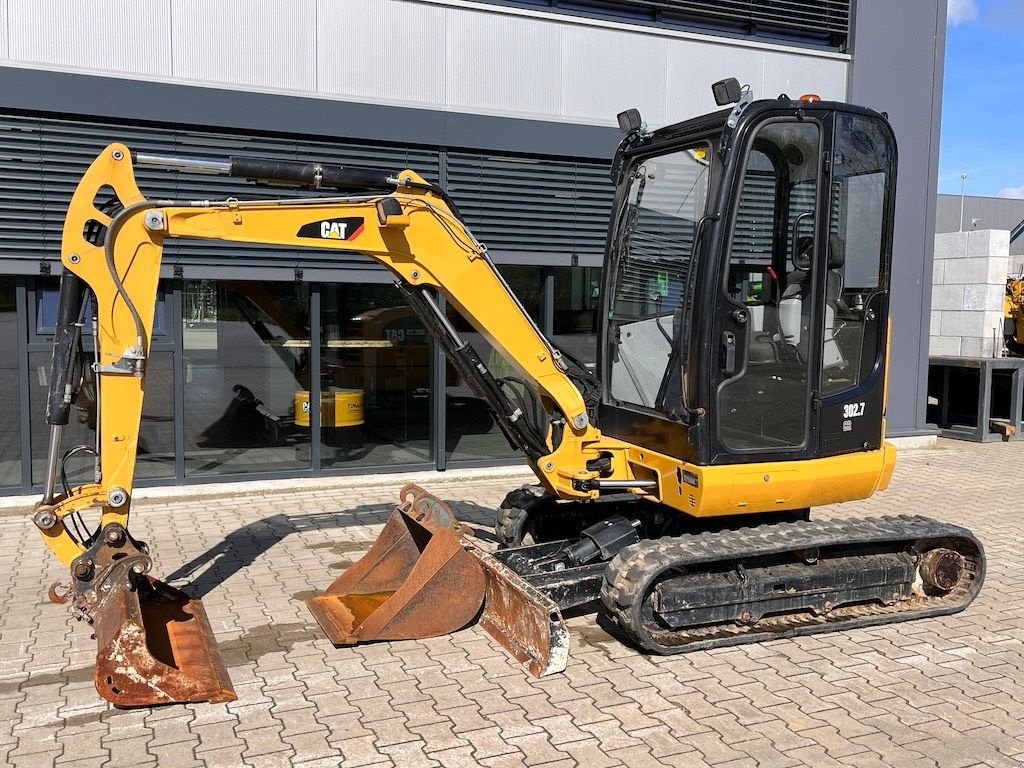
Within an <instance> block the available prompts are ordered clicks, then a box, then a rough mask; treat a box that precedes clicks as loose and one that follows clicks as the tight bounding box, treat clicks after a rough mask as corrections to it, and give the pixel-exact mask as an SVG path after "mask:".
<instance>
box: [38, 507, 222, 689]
mask: <svg viewBox="0 0 1024 768" xmlns="http://www.w3.org/2000/svg"><path fill="white" fill-rule="evenodd" d="M152 564H153V561H152V559H151V558H150V557H149V551H148V550H147V548H146V546H145V544H142V543H140V542H138V541H136V540H135V539H133V538H132V537H131V535H129V533H128V532H127V531H126V530H125V529H124V528H123V527H122V526H121V525H120V524H118V523H111V524H108V525H107V526H105V527H104V528H103V531H102V532H101V533H100V534H99V535H97V536H96V537H95V538H94V539H93V541H92V544H91V546H90V547H89V548H88V549H87V550H85V552H83V553H82V554H81V555H79V556H78V557H77V558H75V560H74V561H73V562H72V564H71V573H72V577H73V578H72V582H71V586H70V587H67V588H64V587H62V586H61V585H60V584H54V585H52V586H51V587H50V593H49V597H50V600H51V601H52V602H54V603H70V607H71V613H72V615H73V616H74V617H75V618H77V619H82V620H85V621H87V622H88V623H89V624H91V625H92V630H93V634H94V635H95V637H96V645H97V652H96V679H95V683H96V691H97V692H98V693H99V695H100V696H102V697H103V698H105V699H106V700H107V701H109V702H110V703H112V704H114V705H115V706H117V707H151V706H155V705H158V704H174V703H185V702H199V701H211V702H221V701H234V700H235V691H234V689H233V688H232V687H231V679H230V678H229V677H228V672H227V669H226V668H225V666H224V661H223V659H222V658H221V655H220V650H219V649H218V648H217V641H216V639H214V635H213V630H212V629H211V628H210V622H209V620H208V619H207V618H206V611H205V610H204V609H203V604H202V603H201V602H200V601H199V600H193V599H192V598H190V597H189V596H188V595H186V594H185V593H184V592H182V591H180V590H178V589H175V588H174V587H172V586H170V585H169V584H165V583H164V582H162V581H159V580H157V579H154V578H153V577H152V576H149V575H148V573H149V569H150V567H151V566H152Z"/></svg>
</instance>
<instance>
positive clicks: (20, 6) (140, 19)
mask: <svg viewBox="0 0 1024 768" xmlns="http://www.w3.org/2000/svg"><path fill="white" fill-rule="evenodd" d="M6 7H7V25H8V27H7V35H6V37H7V43H8V46H9V47H8V48H7V49H6V50H5V51H4V56H5V57H7V58H9V59H11V60H13V61H21V62H26V63H35V64H42V65H47V66H54V67H71V68H75V69H84V70H105V71H107V72H111V73H114V72H122V73H127V74H130V75H132V76H143V75H145V76H153V77H170V76H171V75H172V74H173V73H172V71H171V27H170V20H171V14H170V0H146V2H145V3H144V4H143V3H138V2H133V0H88V2H67V0H7V2H6Z"/></svg>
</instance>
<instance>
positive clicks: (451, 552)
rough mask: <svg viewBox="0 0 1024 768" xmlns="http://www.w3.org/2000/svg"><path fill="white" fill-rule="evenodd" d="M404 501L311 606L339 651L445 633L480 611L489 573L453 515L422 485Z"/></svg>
mask: <svg viewBox="0 0 1024 768" xmlns="http://www.w3.org/2000/svg"><path fill="white" fill-rule="evenodd" d="M401 498H402V499H403V503H402V504H400V505H399V506H398V507H397V508H396V509H395V511H394V512H392V513H391V517H390V518H389V519H388V522H387V524H386V525H385V526H384V530H382V531H381V533H380V536H378V537H377V540H376V541H375V542H374V543H373V546H372V547H371V548H370V551H369V552H367V553H366V555H364V556H363V557H362V559H360V560H359V562H357V563H356V564H355V565H353V566H352V567H351V568H349V569H348V570H347V571H345V573H343V574H342V575H341V576H339V577H338V578H337V580H335V582H334V583H333V584H331V586H330V587H328V589H327V592H326V594H323V595H319V596H317V597H311V598H309V599H308V600H306V605H308V606H309V609H310V611H312V613H313V616H315V617H316V620H317V621H318V622H319V623H320V626H321V627H322V628H323V630H324V632H326V633H327V636H328V637H329V638H330V639H331V642H333V643H334V644H335V645H350V644H353V643H362V642H368V641H371V640H414V639H419V638H424V637H437V636H438V635H446V634H448V633H450V632H454V631H456V630H458V629H462V628H463V627H465V626H466V625H468V624H469V623H470V622H472V621H473V619H474V618H475V617H476V615H477V614H478V613H479V612H480V606H481V605H482V604H483V600H484V575H483V572H482V570H481V568H480V566H479V564H478V563H477V561H476V559H475V558H474V557H472V555H470V554H469V553H468V552H466V550H465V548H464V547H463V546H462V542H461V541H460V539H459V533H460V531H461V526H460V525H459V523H458V521H457V520H456V519H455V516H454V515H453V514H452V512H451V510H450V509H448V507H447V506H446V505H445V504H444V503H443V502H441V501H440V500H438V499H435V498H434V497H433V496H430V495H429V494H427V493H426V492H425V491H423V490H422V489H420V488H417V487H416V486H405V487H404V488H403V489H402V491H401Z"/></svg>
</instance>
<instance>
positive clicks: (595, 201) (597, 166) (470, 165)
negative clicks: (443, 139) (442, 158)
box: [448, 152, 614, 254]
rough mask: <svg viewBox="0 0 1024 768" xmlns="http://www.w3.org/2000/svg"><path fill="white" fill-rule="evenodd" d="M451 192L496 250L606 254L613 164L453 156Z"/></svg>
mask: <svg viewBox="0 0 1024 768" xmlns="http://www.w3.org/2000/svg"><path fill="white" fill-rule="evenodd" d="M448 192H449V193H450V194H451V196H452V197H453V198H454V199H455V201H456V202H457V203H458V205H459V208H460V210H461V211H462V213H463V215H465V217H466V220H467V221H468V223H469V225H470V227H471V229H472V230H473V233H474V234H475V235H476V236H477V237H478V238H479V239H480V240H482V241H483V242H484V243H486V244H487V245H488V247H489V248H491V249H492V250H494V251H499V250H503V251H534V252H544V253H553V252H554V253H563V254H565V253H577V254H579V253H602V252H603V250H604V240H605V234H606V232H607V227H608V216H609V213H610V210H611V203H612V196H613V194H614V188H613V186H612V183H611V181H609V179H608V166H607V165H604V164H601V163H582V162H566V161H557V160H547V159H546V160H531V159H525V158H507V157H494V156H486V155H472V154H461V153H454V152H453V153H450V154H449V155H448Z"/></svg>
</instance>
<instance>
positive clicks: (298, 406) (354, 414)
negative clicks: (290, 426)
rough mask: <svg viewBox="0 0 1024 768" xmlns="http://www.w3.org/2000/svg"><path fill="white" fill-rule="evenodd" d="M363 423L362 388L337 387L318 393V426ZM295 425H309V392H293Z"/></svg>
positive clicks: (335, 426)
mask: <svg viewBox="0 0 1024 768" xmlns="http://www.w3.org/2000/svg"><path fill="white" fill-rule="evenodd" d="M362 423H363V390H361V389H337V390H334V391H333V392H321V393H320V426H321V428H323V429H343V428H345V427H358V426H360V425H361V424H362ZM295 425H296V426H298V427H308V426H309V392H307V391H306V390H299V391H298V392H296V393H295Z"/></svg>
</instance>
